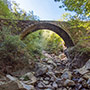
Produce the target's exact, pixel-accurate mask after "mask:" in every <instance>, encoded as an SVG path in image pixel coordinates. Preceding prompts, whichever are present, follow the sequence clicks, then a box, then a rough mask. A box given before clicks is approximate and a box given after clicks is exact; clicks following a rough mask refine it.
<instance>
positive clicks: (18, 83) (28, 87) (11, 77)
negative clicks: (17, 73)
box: [6, 74, 35, 90]
mask: <svg viewBox="0 0 90 90" xmlns="http://www.w3.org/2000/svg"><path fill="white" fill-rule="evenodd" d="M27 75H29V74H27ZM6 76H7V78H9V79H10V80H11V81H13V82H15V83H16V84H17V85H18V87H19V90H20V89H26V90H35V89H34V86H32V85H26V84H24V83H23V82H22V81H19V80H18V79H17V78H16V77H13V76H11V75H6ZM10 86H11V85H10ZM10 90H13V89H10Z"/></svg>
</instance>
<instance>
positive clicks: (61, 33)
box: [20, 22, 74, 48]
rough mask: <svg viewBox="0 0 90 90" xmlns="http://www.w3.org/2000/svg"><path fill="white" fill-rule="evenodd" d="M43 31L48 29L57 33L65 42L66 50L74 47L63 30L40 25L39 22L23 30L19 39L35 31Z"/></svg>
mask: <svg viewBox="0 0 90 90" xmlns="http://www.w3.org/2000/svg"><path fill="white" fill-rule="evenodd" d="M43 29H48V30H51V31H53V32H55V33H57V34H58V35H59V36H60V37H61V38H62V39H63V40H64V41H65V44H66V46H67V48H69V47H72V46H74V43H73V41H72V39H71V37H70V36H69V34H68V33H67V32H66V31H65V30H63V29H62V28H60V27H59V26H57V25H54V24H51V23H46V22H41V23H40V22H39V23H36V24H32V25H30V26H29V27H27V28H25V29H24V30H23V32H21V35H20V37H21V39H24V38H25V37H26V36H27V35H28V34H30V33H32V32H35V31H37V30H43Z"/></svg>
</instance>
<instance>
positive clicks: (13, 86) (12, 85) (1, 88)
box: [0, 81, 19, 90]
mask: <svg viewBox="0 0 90 90" xmlns="http://www.w3.org/2000/svg"><path fill="white" fill-rule="evenodd" d="M18 89H19V87H18V84H17V83H16V82H14V81H10V82H8V83H6V84H3V85H0V90H18Z"/></svg>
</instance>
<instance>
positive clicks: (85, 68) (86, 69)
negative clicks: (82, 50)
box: [77, 59, 90, 75]
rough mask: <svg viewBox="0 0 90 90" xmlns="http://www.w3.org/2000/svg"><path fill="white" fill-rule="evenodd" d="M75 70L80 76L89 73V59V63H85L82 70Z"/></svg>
mask: <svg viewBox="0 0 90 90" xmlns="http://www.w3.org/2000/svg"><path fill="white" fill-rule="evenodd" d="M77 70H78V72H79V73H80V74H82V75H83V74H85V73H87V72H89V70H90V59H89V61H87V62H86V64H85V65H84V66H83V67H82V68H80V69H77Z"/></svg>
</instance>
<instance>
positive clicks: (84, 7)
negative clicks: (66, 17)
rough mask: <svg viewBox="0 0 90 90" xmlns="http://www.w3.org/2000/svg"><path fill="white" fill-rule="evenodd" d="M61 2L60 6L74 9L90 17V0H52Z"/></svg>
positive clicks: (70, 9)
mask: <svg viewBox="0 0 90 90" xmlns="http://www.w3.org/2000/svg"><path fill="white" fill-rule="evenodd" d="M54 1H58V2H62V5H61V6H60V8H65V10H69V11H74V12H76V13H77V14H80V15H82V16H84V17H88V18H90V0H54Z"/></svg>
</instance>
